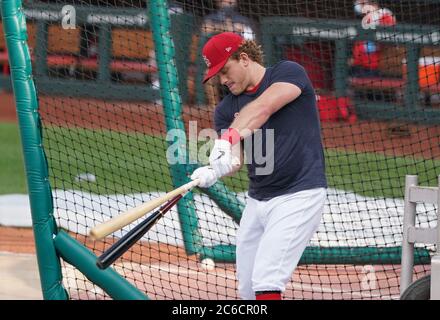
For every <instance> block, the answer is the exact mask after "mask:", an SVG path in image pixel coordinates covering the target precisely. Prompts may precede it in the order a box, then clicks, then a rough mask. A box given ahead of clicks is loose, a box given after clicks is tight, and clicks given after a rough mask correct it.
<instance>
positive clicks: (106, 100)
mask: <svg viewBox="0 0 440 320" xmlns="http://www.w3.org/2000/svg"><path fill="white" fill-rule="evenodd" d="M3 2H7V1H3ZM11 2H12V1H11ZM17 6H18V7H20V4H19V3H18V4H17ZM16 14H17V15H18V16H19V15H20V14H22V15H23V17H24V16H25V17H26V29H27V44H28V46H29V59H28V60H27V59H24V60H23V61H24V62H23V63H26V62H27V63H28V66H30V64H32V78H31V80H32V79H33V80H34V83H35V87H36V91H35V92H36V96H37V97H38V100H35V101H34V103H33V104H32V107H31V110H32V111H30V115H31V116H32V117H34V120H35V121H36V123H37V124H39V125H38V126H37V128H38V131H36V132H38V133H39V134H41V145H42V148H43V150H44V155H45V157H46V159H47V167H46V165H45V163H42V164H41V172H43V173H42V174H43V175H44V174H45V172H46V173H47V178H48V182H49V183H48V184H47V186H46V187H47V188H48V190H49V191H50V192H49V193H48V195H49V198H47V199H46V200H47V201H49V202H48V203H49V205H48V208H46V209H47V211H48V212H49V216H50V217H51V216H52V214H53V217H54V221H55V222H56V227H55V229H54V230H55V231H54V233H55V234H58V236H57V237H55V240H54V241H55V247H56V250H57V252H62V253H60V254H59V255H60V256H61V257H62V258H63V259H62V260H61V270H62V272H61V274H62V284H63V286H64V288H65V290H66V293H67V295H66V297H68V298H71V299H109V298H111V297H113V298H115V297H118V295H117V294H116V295H115V294H114V292H115V291H117V290H118V288H116V289H115V288H112V285H111V283H112V281H113V278H106V280H99V279H100V272H104V271H99V270H98V269H97V268H96V266H95V265H94V262H93V261H92V262H91V263H89V264H87V263H85V262H84V263H83V260H84V261H86V260H87V259H89V258H90V256H89V255H88V253H90V252H91V253H93V254H94V255H95V256H100V255H101V254H102V253H103V252H104V251H105V250H106V249H108V248H109V247H110V246H111V245H112V244H114V243H115V242H116V241H117V240H118V239H119V238H121V237H122V236H123V235H125V234H127V232H129V231H130V230H132V229H133V228H134V227H135V226H136V225H138V224H139V223H140V222H141V221H142V219H145V217H147V216H148V215H146V216H144V217H143V218H141V219H139V220H136V221H135V222H133V223H130V224H129V225H127V226H125V227H123V228H122V229H121V230H118V231H116V232H114V233H112V234H111V235H109V236H107V237H105V238H104V239H102V240H93V239H91V237H90V236H89V232H90V230H91V229H92V228H93V227H95V226H96V225H99V224H101V223H103V222H105V221H107V220H109V219H110V218H112V217H115V216H117V215H119V214H121V213H123V212H125V211H127V210H128V209H130V208H133V207H135V206H137V205H140V204H142V203H144V202H147V201H149V200H151V199H154V198H158V197H159V196H161V195H164V194H165V193H166V192H169V191H171V190H173V189H175V188H177V187H179V186H181V185H183V184H185V183H187V182H189V181H190V179H189V176H190V175H191V173H192V172H193V170H195V169H196V168H197V167H198V166H200V165H206V164H207V161H208V157H207V154H208V153H209V150H210V149H211V147H212V145H213V138H215V136H214V137H213V135H212V131H210V130H207V129H210V128H211V129H212V128H213V112H214V108H215V105H216V104H217V103H218V102H219V101H220V99H221V98H222V97H223V96H225V95H226V94H227V90H226V89H225V88H224V87H222V86H221V85H220V84H219V83H218V82H216V80H215V79H214V80H210V81H209V82H208V83H207V84H205V85H204V84H203V83H202V79H203V75H204V73H205V68H206V65H205V62H204V61H203V58H202V55H201V48H202V47H203V45H204V43H205V42H206V41H207V39H209V37H210V36H212V35H214V34H217V33H219V32H222V31H234V32H237V33H240V34H241V35H242V36H243V37H244V38H246V39H254V40H256V41H257V42H258V43H259V44H261V46H262V49H263V51H264V54H265V56H264V59H265V60H264V63H265V66H270V65H273V64H275V63H276V62H278V61H280V60H292V61H296V62H298V63H299V64H301V65H302V66H304V68H305V69H306V71H307V73H308V75H309V77H310V79H311V81H312V83H313V85H314V88H315V91H316V97H317V102H318V108H319V113H320V118H321V127H322V139H323V143H324V148H325V160H326V175H327V179H328V183H329V188H328V195H327V199H326V203H325V207H324V214H323V218H322V221H321V224H320V226H319V230H318V231H317V232H316V234H315V235H314V236H313V238H312V240H311V242H310V244H309V246H308V247H307V249H306V251H305V252H304V254H303V256H302V258H301V261H300V263H299V265H298V267H297V269H296V271H295V273H294V274H293V275H292V279H291V281H290V282H289V284H288V286H287V288H286V291H285V292H284V294H283V297H284V298H285V299H398V298H399V277H400V269H401V268H400V261H401V244H402V221H403V212H404V187H405V186H404V183H405V175H407V174H413V175H418V177H419V183H420V184H421V185H428V186H436V185H437V176H438V174H439V173H440V171H439V168H440V148H439V142H440V139H439V133H440V131H439V127H438V123H439V122H440V109H439V108H440V85H439V79H440V47H439V40H440V29H439V22H440V6H439V4H438V2H436V1H429V0H422V1H415V0H414V1H412V0H409V1H404V2H400V1H391V0H390V1H388V0H387V1H385V0H384V1H377V2H368V1H351V0H335V1H322V0H319V1H318V0H316V1H287V0H280V1H266V0H253V1H249V0H237V1H233V0H229V1H228V0H225V1H214V0H203V1H193V0H181V1H169V2H168V3H164V2H163V1H159V0H157V1H123V0H121V1H119V0H112V1H104V0H102V1H101V0H100V1H94V0H88V1H84V0H80V1H70V2H69V1H58V0H54V1H44V2H39V1H24V2H23V6H22V10H18V11H17V13H16ZM7 19H12V18H11V17H7V16H6V13H5V8H3V22H4V28H6V21H7ZM19 19H20V16H19ZM22 26H24V25H22ZM9 30H12V29H9ZM6 31H7V30H6ZM23 35H25V33H23ZM18 39H19V40H20V38H18ZM12 40H13V39H12ZM12 40H11V41H12ZM11 43H12V42H11ZM9 51H10V55H12V54H11V52H13V51H12V49H10V50H9ZM14 54H15V55H18V54H17V53H14ZM25 65H26V64H25ZM29 70H30V69H29ZM13 72H14V70H13V68H11V73H13ZM26 79H27V78H26ZM26 94H30V96H23V95H26ZM32 94H33V91H32V90H31V92H30V93H29V92H28V91H27V90H22V91H18V90H17V87H16V88H15V95H16V99H17V100H19V101H21V100H22V99H32ZM29 97H30V98H29ZM19 105H20V104H19ZM18 113H19V114H20V110H18ZM19 117H20V115H19ZM21 117H24V116H23V115H21ZM21 120H22V118H21ZM21 126H22V123H21ZM22 130H23V127H22ZM23 132H24V131H22V137H23ZM27 138H28V137H27V136H24V141H26V139H27ZM25 143H26V142H25ZM36 147H37V148H38V147H39V146H38V145H37V146H36ZM43 158H44V157H43ZM45 170H47V171H45ZM29 174H31V173H29V172H28V177H29ZM247 186H248V180H247V174H246V169H245V168H244V169H242V170H241V171H240V172H239V173H238V174H236V175H235V176H233V177H227V178H224V179H222V180H221V181H219V182H218V183H217V184H215V185H214V186H213V187H211V188H209V189H200V188H194V189H193V190H192V191H191V192H189V193H187V194H186V195H185V196H184V197H183V198H182V199H181V200H180V201H179V202H178V204H177V205H176V206H174V207H173V208H172V209H171V210H170V211H169V212H167V213H166V214H165V215H164V217H163V218H162V219H160V220H159V221H158V222H157V223H156V225H155V226H154V227H153V228H152V229H150V230H149V231H148V232H147V233H146V234H145V235H143V237H142V238H141V239H140V240H139V241H137V242H136V244H135V245H134V246H133V247H131V248H130V249H129V250H128V251H127V252H125V253H124V254H123V256H122V257H121V258H119V259H117V260H116V261H115V262H114V263H113V264H112V266H111V267H110V268H109V269H112V271H109V270H107V271H106V272H108V273H109V272H113V273H112V274H111V277H114V278H115V279H116V278H119V275H120V277H122V280H118V281H126V283H127V286H133V287H135V288H134V289H133V290H135V289H137V290H139V291H140V292H141V293H142V294H145V295H146V296H148V297H149V298H152V299H238V293H237V282H236V275H235V264H234V262H235V240H236V231H237V228H238V225H239V221H240V216H241V213H242V210H243V208H244V205H245V203H246V199H247V193H246V191H247ZM50 197H51V198H50ZM33 210H38V208H36V207H34V208H33ZM417 212H418V216H417V222H416V225H417V226H419V227H428V226H431V227H432V226H433V224H435V223H436V206H434V205H426V204H418V205H417ZM33 216H36V215H35V213H34V212H33ZM39 227H40V225H39V223H36V222H35V217H34V229H35V230H37V229H38V228H39ZM61 236H62V237H65V238H66V239H67V238H69V239H70V237H71V238H73V239H70V240H66V239H64V240H62V239H59V240H57V238H59V237H61ZM37 241H38V239H37ZM70 241H74V242H75V243H77V242H79V243H80V245H81V246H83V247H85V248H87V249H88V250H86V249H85V248H84V250H86V251H87V253H85V252H86V251H84V253H83V254H80V253H78V254H75V252H74V251H75V250H74V249H72V248H76V247H77V246H79V244H76V245H72V247H70V246H69V243H70ZM46 245H50V241H48V242H46V243H44V244H39V245H38V246H39V248H40V249H39V251H40V253H39V254H40V255H41V252H42V249H41V248H44V246H46ZM276 245H277V244H274V246H276ZM81 248H82V247H81ZM434 249H435V248H434V246H429V245H420V244H419V245H417V246H416V250H415V264H416V266H415V268H414V273H415V278H420V277H422V276H424V275H425V274H426V273H428V272H429V268H430V266H429V263H430V256H431V254H432V253H433V250H434ZM78 250H79V249H78ZM81 250H82V249H81ZM81 250H80V251H81ZM49 251H50V250H49ZM81 252H83V251H81ZM95 258H96V257H95ZM92 260H93V259H92ZM202 261H203V263H202ZM40 270H41V268H40ZM86 275H87V276H86ZM109 277H110V276H109ZM90 279H91V280H93V281H91V280H90ZM94 279H95V280H94ZM96 279H98V280H96ZM46 280H47V278H46ZM46 280H45V281H46ZM100 281H101V282H100ZM115 281H116V280H115ZM103 283H104V284H103ZM124 283H125V282H124ZM43 287H44V286H43ZM109 288H112V289H109ZM130 288H131V287H130ZM43 289H44V288H43ZM112 290H113V291H112ZM130 290H131V289H130ZM112 292H113V293H112ZM46 297H47V296H46Z"/></svg>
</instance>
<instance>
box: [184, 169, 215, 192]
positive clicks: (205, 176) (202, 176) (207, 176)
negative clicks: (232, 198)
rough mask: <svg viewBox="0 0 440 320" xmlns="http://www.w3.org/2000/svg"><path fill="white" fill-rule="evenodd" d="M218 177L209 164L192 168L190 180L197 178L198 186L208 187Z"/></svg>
mask: <svg viewBox="0 0 440 320" xmlns="http://www.w3.org/2000/svg"><path fill="white" fill-rule="evenodd" d="M218 178H219V176H218V175H217V173H216V172H215V171H214V169H213V168H212V167H210V166H206V167H200V168H198V169H196V170H194V172H193V174H192V175H191V180H195V179H199V181H200V182H199V184H198V186H199V187H200V188H209V187H210V186H212V185H213V184H215V183H216V182H217V179H218Z"/></svg>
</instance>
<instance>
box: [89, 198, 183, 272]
mask: <svg viewBox="0 0 440 320" xmlns="http://www.w3.org/2000/svg"><path fill="white" fill-rule="evenodd" d="M182 196H183V195H182V194H179V195H177V196H175V197H174V198H172V199H171V200H169V201H168V202H167V203H166V204H164V205H163V206H161V207H160V208H159V209H158V210H156V211H155V212H153V213H152V214H151V215H149V216H148V217H147V218H146V219H145V220H144V221H142V222H141V223H139V224H138V225H137V226H136V227H134V228H133V229H132V230H130V231H129V232H128V233H127V234H126V235H124V236H123V237H121V238H120V239H119V240H118V241H117V242H115V243H114V244H113V245H112V246H111V247H110V248H109V249H108V250H106V251H105V252H104V253H103V254H102V255H101V256H99V258H98V259H97V261H96V265H97V266H98V268H100V269H106V268H107V267H108V266H110V265H111V264H112V263H113V262H114V261H115V260H116V259H118V258H119V257H120V256H122V255H123V254H124V253H125V252H126V251H127V250H128V249H130V248H131V247H132V246H133V245H134V244H135V243H136V242H137V241H138V240H140V239H141V238H142V237H143V235H144V234H145V233H147V232H148V230H150V229H151V227H153V226H154V225H155V224H156V222H157V221H159V219H160V218H162V217H163V216H164V215H165V213H167V212H168V211H169V210H170V209H171V208H172V207H173V206H174V205H175V204H176V203H177V202H178V201H179V200H180V199H181V198H182Z"/></svg>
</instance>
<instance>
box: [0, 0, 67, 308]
mask: <svg viewBox="0 0 440 320" xmlns="http://www.w3.org/2000/svg"><path fill="white" fill-rule="evenodd" d="M1 13H2V20H3V29H4V33H5V38H6V45H7V48H8V52H9V64H10V67H11V79H12V87H13V90H14V96H15V103H16V107H17V117H18V123H19V127H20V135H21V142H22V148H23V155H24V164H25V170H26V178H27V185H28V191H29V198H30V205H31V213H32V225H33V230H34V238H35V247H36V252H37V260H38V268H39V271H40V281H41V288H42V292H43V298H44V299H54V300H55V299H67V298H68V295H67V293H66V291H65V289H64V288H63V286H62V283H61V279H62V274H61V264H60V260H59V258H58V256H57V253H56V250H55V246H54V243H53V236H54V235H55V234H56V225H55V220H54V218H53V203H52V192H51V188H50V185H49V178H48V169H47V162H46V156H45V154H44V150H43V147H42V137H41V124H40V116H39V114H38V102H37V95H36V90H35V86H34V81H33V79H32V65H31V57H30V54H29V48H28V45H27V32H26V19H25V14H24V12H23V7H22V4H21V1H20V0H2V1H1Z"/></svg>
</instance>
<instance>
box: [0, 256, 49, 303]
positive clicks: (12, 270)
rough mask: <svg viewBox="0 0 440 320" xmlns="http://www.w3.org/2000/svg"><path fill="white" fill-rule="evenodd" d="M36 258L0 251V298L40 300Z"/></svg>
mask: <svg viewBox="0 0 440 320" xmlns="http://www.w3.org/2000/svg"><path fill="white" fill-rule="evenodd" d="M41 299H43V295H42V293H41V285H40V277H39V273H38V266H37V258H36V256H35V255H33V254H17V253H9V252H0V300H41Z"/></svg>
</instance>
